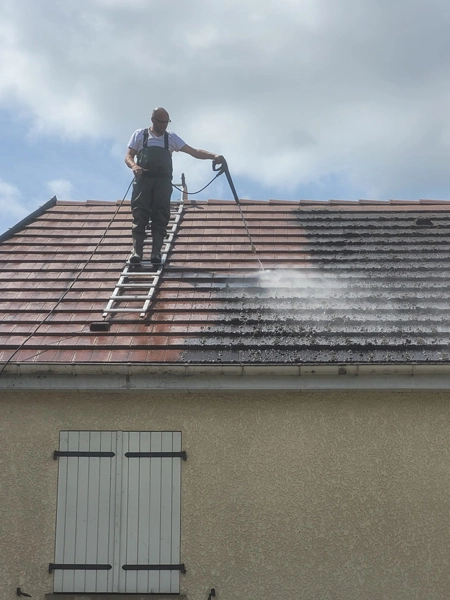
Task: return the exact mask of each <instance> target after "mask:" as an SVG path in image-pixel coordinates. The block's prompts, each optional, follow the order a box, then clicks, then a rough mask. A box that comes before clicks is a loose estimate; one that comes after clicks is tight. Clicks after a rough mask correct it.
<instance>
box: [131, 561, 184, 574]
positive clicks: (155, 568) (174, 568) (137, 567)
mask: <svg viewBox="0 0 450 600" xmlns="http://www.w3.org/2000/svg"><path fill="white" fill-rule="evenodd" d="M122 569H123V570H124V571H180V572H181V573H183V574H185V573H186V567H185V566H184V563H183V564H181V565H123V566H122Z"/></svg>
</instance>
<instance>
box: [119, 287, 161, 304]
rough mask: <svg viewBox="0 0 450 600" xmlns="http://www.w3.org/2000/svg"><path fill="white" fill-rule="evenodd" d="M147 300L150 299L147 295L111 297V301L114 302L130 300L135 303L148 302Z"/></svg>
mask: <svg viewBox="0 0 450 600" xmlns="http://www.w3.org/2000/svg"><path fill="white" fill-rule="evenodd" d="M151 291H152V292H153V290H151ZM149 298H151V296H149V295H147V296H125V295H123V296H111V300H115V301H116V302H121V301H122V300H123V301H125V300H128V301H129V300H131V301H134V302H137V301H138V300H148V299H149Z"/></svg>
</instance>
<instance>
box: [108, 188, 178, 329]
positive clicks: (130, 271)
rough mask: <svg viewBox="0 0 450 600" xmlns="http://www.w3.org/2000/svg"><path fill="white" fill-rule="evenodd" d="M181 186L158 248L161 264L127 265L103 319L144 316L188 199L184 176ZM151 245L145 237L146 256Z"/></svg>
mask: <svg viewBox="0 0 450 600" xmlns="http://www.w3.org/2000/svg"><path fill="white" fill-rule="evenodd" d="M182 185H183V194H182V197H181V199H180V200H179V201H178V202H176V203H173V205H172V203H171V207H170V219H169V223H168V226H167V233H166V237H165V238H164V243H163V245H162V248H161V264H160V265H159V266H158V267H154V266H153V265H152V264H151V262H150V261H148V260H147V261H146V260H143V261H142V262H141V264H140V265H138V266H137V267H136V265H133V264H130V263H129V262H127V263H126V265H125V267H124V269H123V271H122V273H121V274H120V277H119V280H118V282H117V284H116V287H115V288H114V291H113V293H112V294H111V296H110V298H109V300H108V303H107V305H106V307H105V309H104V311H103V319H106V318H107V317H108V315H114V314H116V313H139V317H140V318H141V319H142V318H144V317H145V316H146V314H147V312H148V310H149V308H150V303H151V301H152V297H153V294H154V293H155V289H156V287H157V285H158V283H159V279H160V277H161V275H162V272H163V269H164V264H165V262H166V260H167V255H168V253H169V251H170V249H171V247H172V244H173V240H174V237H175V233H176V231H177V229H178V225H179V222H180V220H181V216H182V213H183V208H184V199H185V198H186V197H187V188H186V185H185V183H184V177H183V184H182ZM150 244H151V238H145V240H144V252H145V251H146V250H147V252H146V254H147V255H149V254H150V252H149V248H148V245H150ZM146 246H147V248H146ZM124 304H126V306H124Z"/></svg>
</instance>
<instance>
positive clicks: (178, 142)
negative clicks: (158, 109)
mask: <svg viewBox="0 0 450 600" xmlns="http://www.w3.org/2000/svg"><path fill="white" fill-rule="evenodd" d="M145 129H146V128H144V129H136V131H135V132H134V133H133V135H132V136H131V138H130V141H129V142H128V148H132V149H133V150H136V152H139V150H142V148H143V147H144V131H145ZM167 133H168V135H169V151H170V154H172V152H173V151H175V152H179V150H181V148H182V147H183V146H185V145H186V142H185V141H184V140H182V139H181V138H180V137H178V135H177V134H176V133H173V132H172V131H168V132H167ZM147 146H161V147H162V148H164V134H163V135H160V136H157V135H154V134H153V133H152V132H151V131H150V129H149V132H148V142H147Z"/></svg>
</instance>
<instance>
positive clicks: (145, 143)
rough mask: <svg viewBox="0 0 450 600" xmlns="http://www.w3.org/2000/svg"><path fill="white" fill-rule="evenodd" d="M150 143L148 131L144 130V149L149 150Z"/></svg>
mask: <svg viewBox="0 0 450 600" xmlns="http://www.w3.org/2000/svg"><path fill="white" fill-rule="evenodd" d="M147 143H148V129H144V148H147Z"/></svg>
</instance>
